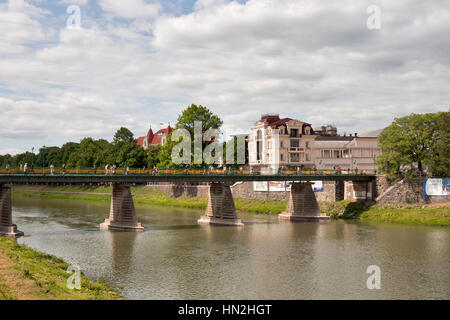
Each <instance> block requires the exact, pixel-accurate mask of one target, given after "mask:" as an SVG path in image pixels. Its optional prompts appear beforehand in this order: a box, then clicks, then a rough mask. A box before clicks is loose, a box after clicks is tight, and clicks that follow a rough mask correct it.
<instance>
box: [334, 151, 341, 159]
mask: <svg viewBox="0 0 450 320" xmlns="http://www.w3.org/2000/svg"><path fill="white" fill-rule="evenodd" d="M339 153H340V152H339V150H334V152H333V158H339Z"/></svg>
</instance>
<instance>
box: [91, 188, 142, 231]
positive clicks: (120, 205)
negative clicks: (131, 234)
mask: <svg viewBox="0 0 450 320" xmlns="http://www.w3.org/2000/svg"><path fill="white" fill-rule="evenodd" d="M100 229H102V230H113V231H144V227H143V226H142V225H141V224H140V223H139V222H138V220H137V217H136V210H135V208H134V203H133V196H132V195H131V189H130V186H129V185H125V184H113V192H112V197H111V208H110V211H109V219H106V220H105V222H103V223H102V224H100Z"/></svg>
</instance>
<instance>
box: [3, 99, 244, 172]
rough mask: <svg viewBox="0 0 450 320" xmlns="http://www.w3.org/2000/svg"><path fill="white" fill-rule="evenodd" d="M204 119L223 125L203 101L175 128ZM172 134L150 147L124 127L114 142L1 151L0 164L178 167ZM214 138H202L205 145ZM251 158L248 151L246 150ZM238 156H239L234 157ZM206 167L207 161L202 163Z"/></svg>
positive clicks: (205, 125) (88, 141)
mask: <svg viewBox="0 0 450 320" xmlns="http://www.w3.org/2000/svg"><path fill="white" fill-rule="evenodd" d="M195 121H201V122H202V125H203V128H202V130H203V131H206V130H208V129H209V128H213V129H220V127H221V126H222V124H223V122H222V120H221V119H220V118H219V117H218V116H217V115H215V114H213V113H212V112H211V111H210V110H209V109H208V108H206V107H203V106H201V105H199V106H197V105H195V104H192V105H190V106H188V107H187V108H186V109H184V110H183V112H182V113H181V114H180V115H179V117H178V121H177V124H176V126H175V129H178V128H184V129H187V130H188V131H189V132H190V133H191V134H192V135H193V134H194V122H195ZM171 137H172V134H169V136H168V139H167V142H166V144H165V145H164V146H150V147H149V148H148V149H147V150H144V149H143V148H142V147H140V146H138V145H137V140H136V139H135V137H134V134H133V133H132V132H131V131H130V130H129V129H127V128H124V127H121V128H120V129H119V130H117V132H116V133H115V135H114V137H113V139H112V141H111V142H109V141H107V140H105V139H98V140H96V139H94V138H91V137H87V138H84V139H82V140H81V141H80V142H67V143H65V144H63V145H62V146H61V147H56V146H54V147H42V148H40V149H39V152H38V153H37V154H35V153H33V152H24V153H20V154H17V155H15V156H12V155H9V154H7V155H3V156H1V155H0V166H2V167H5V166H6V165H7V164H9V166H10V167H19V166H20V164H25V163H27V164H28V165H31V164H33V165H34V167H49V166H50V165H54V166H55V167H61V166H62V165H65V166H66V167H68V168H69V167H72V168H93V167H94V166H96V167H97V168H100V167H103V166H105V165H106V164H110V165H116V166H118V167H122V168H124V167H127V166H128V167H130V168H142V167H144V166H145V167H147V168H153V166H156V167H159V168H167V167H170V168H176V167H179V166H177V165H175V164H174V163H173V162H172V158H171V152H172V148H173V146H174V145H176V144H177V143H178V142H179V141H172V139H171ZM209 143H211V142H203V147H205V146H206V145H208V144H209ZM234 143H235V152H237V150H236V149H237V146H236V138H234ZM246 157H247V158H248V154H247V153H246ZM235 158H236V157H235ZM199 166H200V167H206V166H207V165H206V164H205V163H203V164H201V165H199Z"/></svg>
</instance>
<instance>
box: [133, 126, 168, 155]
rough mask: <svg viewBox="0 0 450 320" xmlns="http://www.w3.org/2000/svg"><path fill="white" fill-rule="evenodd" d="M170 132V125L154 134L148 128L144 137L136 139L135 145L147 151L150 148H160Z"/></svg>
mask: <svg viewBox="0 0 450 320" xmlns="http://www.w3.org/2000/svg"><path fill="white" fill-rule="evenodd" d="M172 131H173V128H172V127H171V126H170V125H169V126H168V127H167V128H164V129H161V130H159V131H158V132H156V133H153V130H152V128H150V129H149V130H148V132H147V135H146V136H143V137H139V138H137V145H138V146H141V147H142V148H144V149H145V150H147V149H148V148H149V147H150V146H162V145H164V144H165V143H166V141H167V137H168V136H169V134H170V133H171V132H172Z"/></svg>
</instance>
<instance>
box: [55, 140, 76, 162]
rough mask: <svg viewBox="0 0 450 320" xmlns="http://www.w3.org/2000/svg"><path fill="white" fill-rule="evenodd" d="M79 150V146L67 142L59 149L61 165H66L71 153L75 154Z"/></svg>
mask: <svg viewBox="0 0 450 320" xmlns="http://www.w3.org/2000/svg"><path fill="white" fill-rule="evenodd" d="M79 148H80V144H79V143H76V142H67V143H65V144H64V145H63V146H62V147H61V155H60V159H61V163H60V164H61V165H62V164H67V162H68V161H69V158H70V156H71V155H72V153H75V152H77V151H78V149H79Z"/></svg>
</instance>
